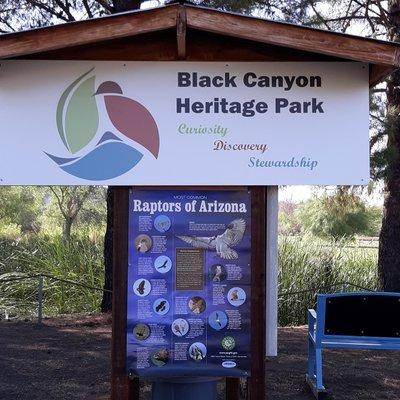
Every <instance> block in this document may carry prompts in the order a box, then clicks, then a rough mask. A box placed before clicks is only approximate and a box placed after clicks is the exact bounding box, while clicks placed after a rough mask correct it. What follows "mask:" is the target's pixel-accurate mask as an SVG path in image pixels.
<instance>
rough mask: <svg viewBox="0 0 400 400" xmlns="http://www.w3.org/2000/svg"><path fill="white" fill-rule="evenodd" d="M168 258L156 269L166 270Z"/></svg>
mask: <svg viewBox="0 0 400 400" xmlns="http://www.w3.org/2000/svg"><path fill="white" fill-rule="evenodd" d="M168 261H169V260H168V258H166V259H165V261H164V262H163V264H162V265H160V266H159V267H157V269H164V268H168Z"/></svg>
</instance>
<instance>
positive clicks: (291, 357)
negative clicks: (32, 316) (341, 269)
mask: <svg viewBox="0 0 400 400" xmlns="http://www.w3.org/2000/svg"><path fill="white" fill-rule="evenodd" d="M110 338H111V328H110V317H109V316H84V317H80V318H76V317H74V318H72V317H66V318H61V319H57V320H45V323H44V325H43V326H42V327H38V326H37V325H36V324H35V323H32V322H21V321H19V322H5V321H3V322H0V399H1V400H11V399H12V400H39V399H41V400H53V399H54V400H55V399H57V400H64V399H65V400H66V399H68V400H75V399H76V400H78V399H79V400H81V399H84V400H94V399H96V400H105V399H108V398H109V396H108V394H109V389H110V385H109V375H110V374H109V368H110ZM279 343H280V345H279V357H277V358H273V359H270V360H268V361H267V364H266V368H267V374H266V381H267V399H268V400H303V399H304V400H306V399H308V400H312V399H313V396H312V394H311V393H310V391H309V390H308V388H307V386H306V385H305V383H304V375H305V371H306V351H307V345H306V328H305V327H300V328H282V329H280V330H279ZM324 366H325V370H324V372H325V385H326V386H327V387H328V389H329V398H330V399H334V400H385V399H391V400H400V368H399V367H400V352H377V351H339V350H337V351H335V350H329V351H325V352H324ZM143 389H144V390H145V391H146V392H148V387H144V388H143ZM145 397H148V393H147V396H145Z"/></svg>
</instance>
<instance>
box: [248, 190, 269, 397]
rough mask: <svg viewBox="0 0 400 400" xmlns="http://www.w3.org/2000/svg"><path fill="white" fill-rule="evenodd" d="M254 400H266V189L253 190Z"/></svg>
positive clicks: (251, 385) (251, 389) (251, 388)
mask: <svg viewBox="0 0 400 400" xmlns="http://www.w3.org/2000/svg"><path fill="white" fill-rule="evenodd" d="M250 191H251V227H252V228H251V378H250V379H249V384H248V395H249V398H250V399H251V400H265V321H264V318H263V316H264V315H265V231H266V229H265V222H266V218H265V204H266V197H265V196H266V193H265V188H264V187H263V186H260V187H251V188H250Z"/></svg>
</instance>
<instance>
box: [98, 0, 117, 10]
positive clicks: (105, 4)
mask: <svg viewBox="0 0 400 400" xmlns="http://www.w3.org/2000/svg"><path fill="white" fill-rule="evenodd" d="M95 1H96V3H98V4H99V5H101V6H102V7H103V8H104V9H105V10H107V11H108V12H110V13H111V12H112V11H113V8H112V6H111V5H110V4H109V3H108V1H107V0H95Z"/></svg>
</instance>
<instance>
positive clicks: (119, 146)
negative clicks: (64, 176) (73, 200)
mask: <svg viewBox="0 0 400 400" xmlns="http://www.w3.org/2000/svg"><path fill="white" fill-rule="evenodd" d="M93 71H94V68H92V69H90V70H89V71H87V72H85V73H84V74H83V75H81V76H80V77H79V78H77V79H76V80H75V81H74V82H72V83H71V84H70V85H69V86H68V87H67V88H66V89H65V91H64V92H63V93H62V95H61V97H60V100H59V102H58V105H57V111H56V124H57V129H58V133H59V135H60V139H61V141H62V143H63V144H64V146H65V148H66V150H67V151H68V152H69V153H70V154H75V153H79V152H82V151H83V150H87V151H86V152H85V154H84V155H82V156H79V157H73V158H68V157H67V158H65V157H58V156H54V155H52V154H49V153H46V152H45V154H47V155H48V156H49V157H50V158H51V159H52V160H53V161H54V162H55V163H56V164H57V165H58V166H59V167H60V168H61V169H62V170H64V171H65V172H67V173H69V174H70V175H73V176H76V177H78V178H82V179H87V180H92V181H102V180H108V179H112V178H116V177H118V176H120V175H122V174H124V173H126V172H128V171H129V170H131V169H132V168H133V167H134V166H135V165H137V164H138V163H139V161H140V160H141V159H142V157H143V154H142V153H141V152H140V151H138V150H137V149H135V148H134V147H132V146H131V145H129V144H128V143H125V141H124V140H122V139H121V138H120V136H122V137H123V138H125V139H126V138H127V139H128V140H129V141H134V142H136V143H139V144H140V145H142V146H143V147H144V148H146V149H147V150H148V151H149V152H150V153H151V154H152V155H153V156H154V157H155V158H158V154H159V147H160V139H159V132H158V127H157V124H156V122H155V120H154V118H153V116H152V115H151V113H150V112H149V111H148V110H147V109H146V108H145V107H144V106H143V105H142V104H140V103H139V102H137V101H135V100H133V99H130V98H128V97H125V96H123V92H122V89H121V87H120V86H119V85H118V84H117V83H116V82H112V81H106V82H103V83H101V84H100V85H99V87H98V89H97V91H95V78H96V77H95V75H92V72H93ZM96 98H100V100H99V101H104V102H105V106H106V110H107V116H108V118H109V119H110V121H111V122H112V124H113V126H114V127H115V129H116V131H117V133H118V134H119V135H118V136H117V135H116V134H115V133H113V132H105V133H103V135H102V136H101V138H100V140H99V141H98V142H97V143H96V144H95V145H94V147H93V142H94V139H95V137H96V136H98V134H99V111H98V107H97V102H96Z"/></svg>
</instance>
